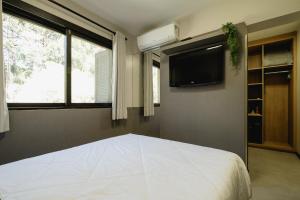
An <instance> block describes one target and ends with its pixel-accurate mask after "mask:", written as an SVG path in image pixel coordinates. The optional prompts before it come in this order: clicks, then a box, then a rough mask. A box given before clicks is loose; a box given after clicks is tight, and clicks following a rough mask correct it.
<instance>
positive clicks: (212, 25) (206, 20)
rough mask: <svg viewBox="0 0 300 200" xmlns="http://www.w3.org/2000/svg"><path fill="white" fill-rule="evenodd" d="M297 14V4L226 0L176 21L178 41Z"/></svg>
mask: <svg viewBox="0 0 300 200" xmlns="http://www.w3.org/2000/svg"><path fill="white" fill-rule="evenodd" d="M299 10H300V1H299V0H226V1H222V3H216V4H211V5H210V6H208V7H204V8H203V9H201V10H199V12H197V13H195V14H193V15H189V16H186V17H182V18H180V19H178V20H177V23H178V24H179V27H180V38H181V39H183V38H187V37H192V36H196V35H199V34H203V33H206V32H210V31H213V30H216V29H218V28H220V27H221V26H222V24H224V23H226V22H233V23H239V22H245V23H246V24H247V25H249V24H253V23H257V22H261V21H264V20H267V19H271V18H274V17H279V16H282V15H286V14H289V13H292V12H296V11H299Z"/></svg>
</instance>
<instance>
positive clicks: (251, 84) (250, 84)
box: [248, 83, 263, 86]
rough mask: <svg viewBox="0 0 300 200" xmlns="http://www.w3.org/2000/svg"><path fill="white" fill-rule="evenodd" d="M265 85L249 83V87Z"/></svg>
mask: <svg viewBox="0 0 300 200" xmlns="http://www.w3.org/2000/svg"><path fill="white" fill-rule="evenodd" d="M262 84H263V83H248V86H257V85H262Z"/></svg>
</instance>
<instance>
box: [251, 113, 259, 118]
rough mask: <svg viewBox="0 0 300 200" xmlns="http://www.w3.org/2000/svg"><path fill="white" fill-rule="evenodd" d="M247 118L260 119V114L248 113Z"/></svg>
mask: <svg viewBox="0 0 300 200" xmlns="http://www.w3.org/2000/svg"><path fill="white" fill-rule="evenodd" d="M248 116H249V117H262V114H256V113H255V114H252V113H248Z"/></svg>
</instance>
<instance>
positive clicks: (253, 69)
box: [248, 67, 262, 71]
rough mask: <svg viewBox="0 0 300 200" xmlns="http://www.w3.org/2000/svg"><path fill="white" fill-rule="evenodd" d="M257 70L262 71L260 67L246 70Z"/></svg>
mask: <svg viewBox="0 0 300 200" xmlns="http://www.w3.org/2000/svg"><path fill="white" fill-rule="evenodd" d="M257 70H262V68H261V67H257V68H248V71H257Z"/></svg>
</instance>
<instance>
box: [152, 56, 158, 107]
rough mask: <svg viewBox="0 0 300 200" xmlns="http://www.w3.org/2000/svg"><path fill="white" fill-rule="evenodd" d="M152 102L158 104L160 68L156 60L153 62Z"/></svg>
mask: <svg viewBox="0 0 300 200" xmlns="http://www.w3.org/2000/svg"><path fill="white" fill-rule="evenodd" d="M152 76H153V103H154V104H160V68H159V63H158V62H153V67H152Z"/></svg>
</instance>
